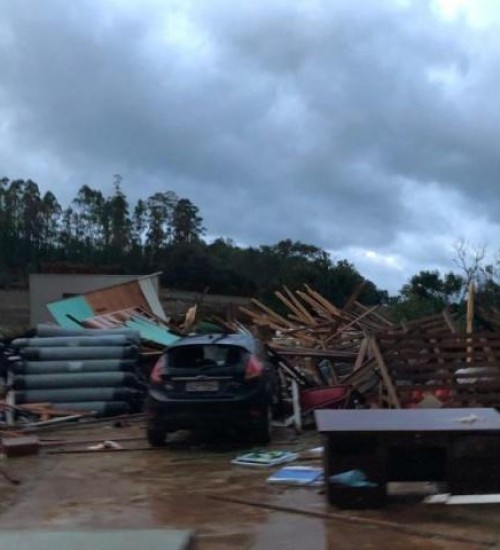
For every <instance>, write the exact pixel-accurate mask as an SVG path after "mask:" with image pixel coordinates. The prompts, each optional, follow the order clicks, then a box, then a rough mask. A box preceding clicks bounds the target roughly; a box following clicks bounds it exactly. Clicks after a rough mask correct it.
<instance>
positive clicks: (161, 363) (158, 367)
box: [149, 356, 166, 384]
mask: <svg viewBox="0 0 500 550" xmlns="http://www.w3.org/2000/svg"><path fill="white" fill-rule="evenodd" d="M165 363H166V359H165V356H162V357H160V358H159V359H158V361H157V362H156V364H155V366H154V367H153V370H152V371H151V375H150V377H149V380H150V382H151V383H152V384H161V383H162V382H163V380H162V374H163V373H164V371H165Z"/></svg>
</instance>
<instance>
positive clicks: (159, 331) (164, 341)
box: [125, 317, 179, 346]
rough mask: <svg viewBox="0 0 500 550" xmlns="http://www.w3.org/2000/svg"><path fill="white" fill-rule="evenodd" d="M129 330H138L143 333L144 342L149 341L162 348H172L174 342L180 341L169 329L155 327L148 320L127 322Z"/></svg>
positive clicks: (137, 319)
mask: <svg viewBox="0 0 500 550" xmlns="http://www.w3.org/2000/svg"><path fill="white" fill-rule="evenodd" d="M125 325H126V326H127V327H128V328H132V329H134V330H138V331H139V332H140V333H141V338H142V339H143V340H149V341H151V342H155V343H156V344H161V345H162V346H171V345H172V344H173V343H174V342H177V340H179V336H177V335H176V334H172V333H171V332H170V331H169V330H168V329H167V328H164V327H160V326H158V325H155V324H154V323H152V322H151V321H147V320H146V319H139V318H137V317H136V318H135V319H129V320H128V321H126V322H125Z"/></svg>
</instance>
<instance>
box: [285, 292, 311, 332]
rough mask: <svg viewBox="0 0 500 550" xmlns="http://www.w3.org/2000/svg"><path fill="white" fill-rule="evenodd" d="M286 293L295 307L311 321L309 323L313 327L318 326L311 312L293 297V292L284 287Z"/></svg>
mask: <svg viewBox="0 0 500 550" xmlns="http://www.w3.org/2000/svg"><path fill="white" fill-rule="evenodd" d="M283 289H284V291H285V293H286V294H287V296H288V297H289V299H290V301H291V302H292V303H293V304H294V305H295V307H296V308H297V309H298V310H299V311H301V312H302V315H303V316H304V317H305V318H306V319H309V322H310V323H311V324H312V325H317V324H318V323H317V321H316V319H315V318H314V317H313V316H312V315H311V314H310V313H309V311H307V309H306V308H305V307H304V306H303V305H302V304H301V303H300V301H299V300H298V299H297V298H296V297H295V296H294V295H293V293H292V292H291V290H290V289H289V288H288V287H286V286H284V287H283Z"/></svg>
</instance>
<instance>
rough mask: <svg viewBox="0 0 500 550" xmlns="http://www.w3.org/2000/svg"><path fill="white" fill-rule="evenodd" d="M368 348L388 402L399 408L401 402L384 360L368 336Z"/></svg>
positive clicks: (371, 337) (375, 343) (372, 339)
mask: <svg viewBox="0 0 500 550" xmlns="http://www.w3.org/2000/svg"><path fill="white" fill-rule="evenodd" d="M370 348H371V351H372V353H373V356H374V357H375V359H376V361H377V364H378V367H379V369H380V373H381V375H382V380H383V381H384V386H385V389H386V390H387V395H388V396H389V401H390V402H391V404H392V405H393V406H394V407H395V408H396V409H400V408H401V402H400V401H399V397H398V394H397V392H396V388H395V387H394V384H393V382H392V379H391V376H390V374H389V369H388V368H387V365H386V364H385V361H384V358H383V356H382V353H381V351H380V349H379V347H378V345H377V342H376V341H375V338H374V337H373V336H370Z"/></svg>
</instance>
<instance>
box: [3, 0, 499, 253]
mask: <svg viewBox="0 0 500 550" xmlns="http://www.w3.org/2000/svg"><path fill="white" fill-rule="evenodd" d="M362 5H363V9H358V8H359V6H358V8H356V6H353V3H352V2H341V1H338V2H320V1H317V2H307V3H306V2H304V3H302V2H289V1H287V2H281V1H278V0H276V1H273V2H247V3H243V2H241V3H235V2H226V1H224V2H219V1H215V0H214V1H211V2H193V3H192V4H190V3H189V2H174V1H171V2H154V1H152V0H151V1H149V2H144V3H141V5H140V6H139V4H138V3H135V2H130V3H127V2H111V1H108V2H98V1H83V0H81V1H79V2H67V1H62V0H47V1H45V2H38V1H34V0H32V1H24V2H4V3H2V4H1V6H0V67H2V70H1V72H0V115H1V116H2V117H3V118H4V125H3V126H2V123H1V122H0V145H1V144H2V143H3V145H4V153H3V154H2V153H1V152H0V163H1V164H3V172H4V173H6V175H8V176H11V177H16V176H19V177H32V178H34V179H39V181H40V183H41V184H42V186H43V187H45V188H47V187H50V188H52V189H56V191H57V194H58V196H63V197H65V199H66V200H68V199H69V198H71V197H72V196H73V195H74V193H75V191H76V188H77V187H78V186H79V185H80V184H81V183H84V182H85V181H87V182H88V183H90V184H91V185H95V186H99V185H102V183H103V181H108V182H109V181H110V180H111V175H112V174H113V173H115V172H120V173H121V174H122V175H123V176H124V177H125V188H126V191H127V193H128V194H129V196H130V197H131V198H133V199H136V198H138V197H139V196H141V195H147V194H148V193H150V192H154V191H156V190H159V189H173V190H175V191H176V192H177V193H178V194H179V195H182V196H188V197H189V198H190V199H191V200H192V201H193V202H194V203H195V204H197V205H198V206H200V208H201V211H202V214H203V216H204V218H205V225H206V226H207V227H208V229H209V232H210V234H212V235H219V234H220V235H224V236H230V237H232V238H234V239H235V240H237V241H239V242H245V243H248V244H258V243H263V242H273V241H276V240H278V239H281V238H288V237H290V238H293V239H300V240H302V241H305V242H312V243H314V244H317V245H319V246H322V247H324V248H328V249H332V250H348V249H349V248H350V247H351V248H352V247H358V248H359V249H361V248H366V249H370V250H375V249H379V250H380V251H381V253H383V254H389V255H390V254H394V253H395V250H394V248H393V247H394V246H396V245H397V244H398V243H400V242H401V239H400V236H401V235H402V234H406V233H408V234H410V235H413V240H412V238H410V239H409V240H408V241H405V242H413V243H414V245H415V250H416V255H417V256H418V255H419V254H420V252H418V250H419V248H418V246H416V243H417V242H418V237H419V236H420V237H425V235H426V233H427V232H429V231H430V230H431V227H432V226H433V225H434V226H435V228H437V229H438V230H439V231H440V232H441V233H442V234H445V235H446V234H449V235H450V238H451V237H453V236H457V235H460V230H459V229H458V228H455V227H454V222H453V221H452V219H451V218H450V216H449V215H448V211H447V205H446V204H441V205H433V209H430V210H429V209H428V208H426V205H425V199H422V198H421V200H422V201H423V202H422V207H423V208H422V209H419V206H420V203H419V202H418V200H419V199H418V197H419V196H420V197H422V195H421V194H420V195H419V194H418V193H416V192H415V193H412V192H411V190H412V189H413V190H418V189H421V188H422V186H434V187H435V189H437V190H438V191H436V193H437V194H436V197H437V196H439V199H440V200H443V198H445V197H446V195H445V193H446V192H447V190H452V191H453V192H454V193H457V192H458V193H459V194H460V193H461V194H462V195H463V196H464V197H465V196H470V197H471V201H470V204H471V206H470V210H469V214H470V213H471V212H476V213H481V214H482V215H483V216H484V215H485V216H486V217H488V215H489V216H491V215H492V214H493V213H494V212H495V211H496V209H497V208H498V206H499V202H500V199H499V197H498V193H497V192H496V186H497V175H498V173H499V169H500V155H498V153H497V148H498V147H497V144H498V141H499V140H498V138H499V137H500V136H499V133H500V129H499V128H500V126H499V125H498V124H497V123H498V115H499V114H500V112H499V108H498V107H497V106H496V105H497V100H496V90H497V89H498V86H497V80H498V78H499V77H498V76H496V75H498V74H500V72H499V71H498V70H497V68H498V62H499V60H498V58H497V57H496V54H495V53H494V49H493V48H490V49H485V50H482V49H479V50H478V49H477V48H478V45H477V36H475V35H474V33H473V31H472V30H471V29H470V28H469V27H468V26H467V25H466V24H465V22H464V21H463V20H457V21H456V22H449V21H448V22H445V21H443V20H442V19H440V18H439V17H438V16H437V15H436V13H435V11H433V10H431V8H430V7H429V6H427V5H426V3H425V2H414V3H406V4H404V3H401V2H400V3H397V2H395V1H389V0H387V1H383V0H382V1H380V2H363V3H362ZM494 75H495V76H494ZM23 163H24V164H23ZM23 165H24V166H27V167H29V169H30V170H31V172H30V173H23V174H20V173H19V172H16V173H9V170H14V169H18V167H20V166H23ZM51 167H53V168H52V172H51ZM40 176H42V177H43V178H44V181H41V180H40ZM70 182H71V186H70ZM63 187H65V189H63ZM409 190H410V191H409ZM443 193H444V194H443ZM413 195H415V197H416V198H415V199H413V198H412V197H413ZM426 196H427V197H429V196H430V197H432V193H431V194H430V195H426ZM431 200H432V199H431ZM419 211H420V212H421V213H422V215H419ZM430 240H432V239H430ZM432 242H434V241H432ZM426 248H427V247H426ZM398 253H399V254H400V255H402V257H404V256H405V255H406V256H407V257H410V256H411V250H400V251H399V252H398ZM426 254H427V255H426V256H425V257H428V258H429V259H431V258H432V257H434V258H440V257H442V256H443V248H442V247H441V248H440V245H439V243H436V244H435V245H434V247H432V246H431V247H430V250H429V251H428V252H426Z"/></svg>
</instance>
